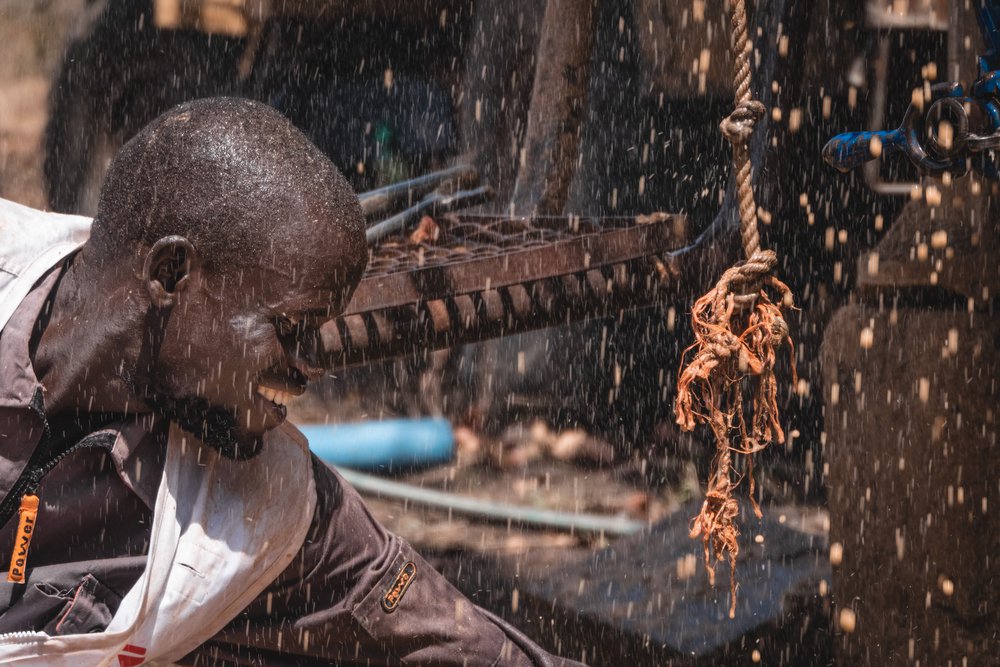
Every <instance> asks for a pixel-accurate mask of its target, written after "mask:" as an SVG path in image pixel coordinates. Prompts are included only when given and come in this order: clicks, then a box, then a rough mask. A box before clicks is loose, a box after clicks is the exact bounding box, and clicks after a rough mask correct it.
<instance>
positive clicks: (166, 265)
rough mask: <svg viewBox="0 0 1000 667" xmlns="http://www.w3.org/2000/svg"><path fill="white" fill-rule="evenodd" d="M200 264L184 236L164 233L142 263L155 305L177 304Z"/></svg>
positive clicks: (160, 306) (167, 306) (143, 274)
mask: <svg viewBox="0 0 1000 667" xmlns="http://www.w3.org/2000/svg"><path fill="white" fill-rule="evenodd" d="M197 265H198V254H197V252H195V249H194V246H193V245H191V242H190V241H188V240H187V239H186V238H184V237H183V236H165V237H163V238H162V239H160V240H159V241H157V242H156V243H154V244H153V247H152V248H150V249H149V252H147V253H146V260H145V262H144V263H143V266H142V277H143V280H145V281H146V290H147V291H148V292H149V298H150V300H152V302H153V305H155V306H156V307H157V308H169V307H171V306H173V305H175V304H176V303H177V297H178V295H179V294H180V293H181V292H183V291H184V289H185V288H186V287H187V283H188V278H189V277H190V275H191V272H192V271H194V270H195V269H196V268H197Z"/></svg>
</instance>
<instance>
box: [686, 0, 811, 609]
mask: <svg viewBox="0 0 1000 667" xmlns="http://www.w3.org/2000/svg"><path fill="white" fill-rule="evenodd" d="M732 26H733V33H732V48H733V51H734V52H735V56H736V57H735V65H734V71H735V76H734V85H735V88H736V99H735V103H736V105H735V106H736V108H735V109H734V110H733V112H732V113H731V114H730V115H729V117H728V118H725V119H724V120H723V121H722V123H720V125H719V128H720V130H721V131H722V133H723V134H724V135H725V136H726V138H727V139H728V140H729V141H730V143H732V145H733V169H734V170H735V172H736V186H737V195H738V199H739V210H740V237H741V239H742V242H743V252H744V253H745V255H746V259H745V260H744V261H742V262H739V263H737V264H736V265H735V266H733V267H731V268H730V269H728V270H726V272H725V273H723V274H722V277H721V278H720V279H719V281H718V282H717V283H716V285H715V287H714V288H713V289H712V290H710V291H709V292H708V293H707V294H705V295H704V296H702V297H701V298H700V299H698V300H697V301H696V302H695V304H694V307H693V308H692V310H691V324H692V328H693V329H694V335H695V342H694V343H693V344H692V345H691V346H690V347H689V348H687V349H686V350H685V351H684V354H683V355H682V357H681V371H680V373H679V375H678V380H677V401H676V403H675V405H674V411H675V415H676V418H677V423H678V424H679V425H680V427H681V429H682V430H685V431H691V430H693V429H694V428H695V426H696V425H697V424H707V425H708V426H709V428H710V429H711V431H712V434H713V436H714V437H715V444H716V455H715V458H714V459H713V461H712V472H711V474H710V476H709V480H708V487H707V489H706V491H705V501H704V502H703V503H702V507H701V511H700V512H699V514H698V516H697V517H695V518H694V519H693V520H692V523H691V533H690V535H691V537H692V538H697V537H699V536H700V537H701V539H702V544H703V548H704V558H705V568H706V570H707V571H708V577H709V581H710V582H711V583H712V584H713V585H714V583H715V564H716V562H718V561H721V560H728V561H729V565H730V570H729V572H730V574H729V590H730V606H729V617H730V618H733V617H734V616H735V614H736V558H737V556H738V555H739V542H738V538H739V529H738V527H737V525H736V519H737V517H738V516H739V513H740V509H739V503H738V502H737V501H736V498H735V497H734V491H735V489H736V487H737V486H738V485H739V483H740V481H741V477H740V475H739V474H738V473H737V472H736V471H734V469H733V468H734V466H733V454H734V453H735V454H742V455H744V456H745V458H746V468H747V469H746V477H748V478H749V497H750V503H751V505H752V506H753V510H754V513H755V514H756V515H757V517H758V518H760V516H761V512H760V507H758V505H757V502H756V500H755V499H754V497H753V494H754V478H753V458H752V455H753V454H755V453H757V452H759V451H761V450H762V449H764V448H765V447H767V446H768V445H769V444H770V443H771V442H775V441H776V442H784V439H785V435H784V432H783V431H782V429H781V424H780V421H779V414H778V403H777V397H778V385H777V380H776V378H775V375H774V365H775V362H776V359H777V355H776V352H777V349H778V348H779V347H781V346H782V345H784V344H785V343H786V342H787V343H788V344H789V350H790V351H791V352H792V357H791V359H792V375H793V382H794V381H795V380H794V376H795V358H794V350H792V345H791V338H790V337H789V335H788V324H787V323H786V322H785V319H784V317H783V316H782V313H781V306H782V305H783V304H789V305H790V304H791V300H792V295H791V291H790V290H789V289H788V286H787V285H785V284H784V283H783V282H781V281H780V280H778V279H777V278H775V277H774V276H773V275H772V274H773V271H774V269H775V267H776V266H777V264H778V256H777V255H776V254H775V252H774V251H773V250H761V248H760V235H759V233H758V231H757V204H756V203H755V201H754V194H753V183H752V165H751V163H750V149H749V142H750V138H751V136H752V135H753V130H754V125H755V124H756V123H757V121H758V120H760V118H761V117H762V116H763V115H764V111H765V109H764V105H763V104H761V103H760V102H758V101H756V100H754V99H753V97H752V95H751V92H750V84H751V74H750V48H751V47H750V40H749V39H748V36H747V15H746V3H745V0H732ZM765 287H769V288H771V289H772V290H774V291H777V292H778V298H776V299H775V300H774V301H773V302H772V301H771V298H770V296H769V294H768V291H767V290H766V289H765ZM692 351H693V352H694V353H693V354H692V355H691V357H690V360H688V355H689V353H691V352H692ZM685 360H688V363H687V365H686V366H685V363H684V362H685ZM745 391H749V392H750V394H749V395H750V397H751V400H752V403H751V405H752V408H751V410H752V411H751V413H750V414H749V415H746V414H744V410H745V403H744V392H745ZM748 422H749V423H748ZM733 440H735V442H734V443H733V442H732V441H733Z"/></svg>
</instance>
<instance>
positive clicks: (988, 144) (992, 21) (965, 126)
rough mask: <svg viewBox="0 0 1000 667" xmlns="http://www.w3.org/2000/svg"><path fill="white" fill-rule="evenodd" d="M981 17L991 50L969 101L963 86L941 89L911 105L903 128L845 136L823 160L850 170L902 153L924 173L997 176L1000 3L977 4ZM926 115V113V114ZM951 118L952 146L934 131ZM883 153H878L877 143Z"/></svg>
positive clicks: (980, 1) (825, 152)
mask: <svg viewBox="0 0 1000 667" xmlns="http://www.w3.org/2000/svg"><path fill="white" fill-rule="evenodd" d="M976 18H977V20H978V22H979V29H980V32H981V33H982V37H983V42H984V45H985V48H986V51H985V53H983V54H982V55H981V56H979V61H978V62H979V77H978V78H977V79H976V81H975V83H973V86H972V95H971V96H966V94H965V91H964V90H963V88H962V86H961V85H960V84H958V83H943V84H937V85H935V86H933V87H932V88H931V99H930V100H924V101H923V104H922V105H921V106H920V107H918V106H917V105H915V104H910V106H909V108H908V109H907V110H906V114H905V115H904V117H903V123H902V125H901V126H900V127H899V128H897V129H895V130H887V131H881V132H845V133H843V134H839V135H837V136H836V137H834V138H833V139H831V140H830V141H829V142H827V144H826V146H825V147H824V148H823V159H824V160H826V162H827V163H828V164H829V165H830V166H832V167H834V168H836V169H838V170H840V171H844V172H847V171H850V170H851V169H855V168H856V167H859V166H861V165H862V164H864V163H865V162H868V161H869V160H873V159H875V158H876V157H881V156H890V155H893V154H900V153H901V154H903V155H905V156H906V157H907V158H909V160H910V162H912V163H913V164H914V165H915V166H916V167H917V169H919V170H920V171H921V172H923V173H930V174H939V173H942V172H946V171H947V172H950V173H952V174H954V175H956V176H960V175H962V174H964V173H965V172H966V171H968V169H969V168H970V167H972V168H974V169H976V170H977V171H979V172H980V173H982V174H984V175H986V176H987V177H989V178H994V179H996V178H997V177H998V168H997V163H996V160H995V159H994V157H993V151H995V150H997V149H1000V0H978V7H977V10H976ZM925 110H926V111H925ZM942 116H948V119H949V120H950V121H952V125H953V126H954V128H955V133H954V134H955V136H954V139H953V141H952V142H951V143H949V144H948V145H942V144H939V143H938V142H937V140H936V139H934V138H933V136H932V135H933V132H931V131H929V130H933V129H934V128H933V127H932V126H929V125H928V123H929V122H930V123H935V122H937V119H939V118H941V117H942ZM876 137H877V138H878V140H879V141H880V142H881V148H882V150H881V151H877V150H876V151H873V140H874V139H875V138H876Z"/></svg>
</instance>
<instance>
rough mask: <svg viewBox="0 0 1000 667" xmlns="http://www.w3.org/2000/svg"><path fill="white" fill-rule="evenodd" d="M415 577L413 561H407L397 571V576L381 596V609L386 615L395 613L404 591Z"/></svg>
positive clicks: (415, 568) (415, 571) (415, 569)
mask: <svg viewBox="0 0 1000 667" xmlns="http://www.w3.org/2000/svg"><path fill="white" fill-rule="evenodd" d="M415 576H417V566H416V565H414V564H413V561H407V563H406V564H405V565H403V567H402V568H401V569H400V570H399V574H397V575H396V578H395V579H393V580H392V584H390V585H389V588H388V589H387V590H386V592H385V595H383V596H382V609H384V610H385V611H386V613H387V614H391V613H392V612H394V611H396V608H397V607H398V606H399V602H400V600H402V599H403V595H405V594H406V589H407V588H409V587H410V584H412V583H413V578H414V577H415Z"/></svg>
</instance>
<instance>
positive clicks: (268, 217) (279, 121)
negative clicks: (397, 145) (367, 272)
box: [89, 98, 367, 280]
mask: <svg viewBox="0 0 1000 667" xmlns="http://www.w3.org/2000/svg"><path fill="white" fill-rule="evenodd" d="M169 236H181V237H183V238H185V239H187V240H188V241H190V243H191V244H192V246H193V247H194V248H195V250H196V251H197V253H198V255H199V258H200V261H201V263H202V265H203V267H204V268H205V269H206V270H207V271H211V272H213V273H220V274H228V273H231V272H232V271H234V270H239V271H242V270H244V269H247V268H253V267H252V266H248V263H249V264H251V265H252V264H253V263H254V262H257V261H261V260H262V259H265V258H273V256H274V253H275V250H276V248H282V249H285V250H287V251H291V252H292V253H294V252H295V250H296V249H303V250H308V248H309V247H314V246H315V245H316V244H323V245H325V246H326V247H327V248H330V247H334V248H338V249H339V250H340V252H339V253H337V254H338V255H339V256H340V258H341V261H340V262H339V264H340V266H336V267H330V268H331V270H336V271H337V272H338V273H340V274H341V276H342V277H343V278H345V279H347V280H357V279H358V277H360V273H361V272H362V271H363V269H364V263H365V261H366V259H367V249H366V246H365V242H364V236H363V217H362V213H361V210H360V208H359V206H358V203H357V198H356V197H355V195H354V193H353V192H352V190H351V187H350V185H348V183H347V181H346V180H345V179H344V177H343V176H342V175H341V174H340V172H339V171H338V170H337V168H336V167H335V166H334V165H333V164H332V163H331V162H330V160H329V159H328V158H327V157H326V156H325V155H324V154H323V153H321V152H320V151H319V149H317V148H316V147H315V146H314V145H313V144H312V143H311V142H310V141H309V139H308V138H306V136H305V135H303V134H302V132H300V131H299V130H298V129H296V128H295V127H294V126H293V125H292V124H291V123H290V122H289V121H288V120H287V119H286V118H285V117H284V116H282V115H281V114H279V113H278V112H276V111H274V110H273V109H271V108H270V107H267V106H265V105H262V104H259V103H256V102H252V101H249V100H244V99H237V98H212V99H203V100H196V101H193V102H189V103H186V104H183V105H180V106H178V107H175V108H174V109H172V110H170V111H168V112H167V113H165V114H163V115H162V116H160V117H159V118H157V119H156V120H154V121H153V122H152V123H150V124H149V125H147V126H146V127H145V128H143V130H142V131H140V132H139V134H137V135H136V136H135V137H134V138H133V139H132V140H131V141H129V142H128V143H127V144H125V146H124V147H123V148H122V149H121V150H120V151H119V153H118V155H117V156H116V157H115V159H114V161H113V162H112V164H111V167H110V169H109V171H108V175H107V177H106V180H105V183H104V187H103V189H102V191H101V199H100V204H99V207H98V212H97V216H96V218H95V220H94V225H93V229H92V237H91V241H90V244H89V246H90V247H89V251H90V254H91V256H93V257H97V258H100V259H125V258H127V257H132V258H136V257H138V256H139V255H140V254H141V253H142V252H143V251H144V249H146V248H149V247H151V246H153V245H154V244H155V243H156V242H157V241H158V240H159V239H163V238H165V237H169Z"/></svg>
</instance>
